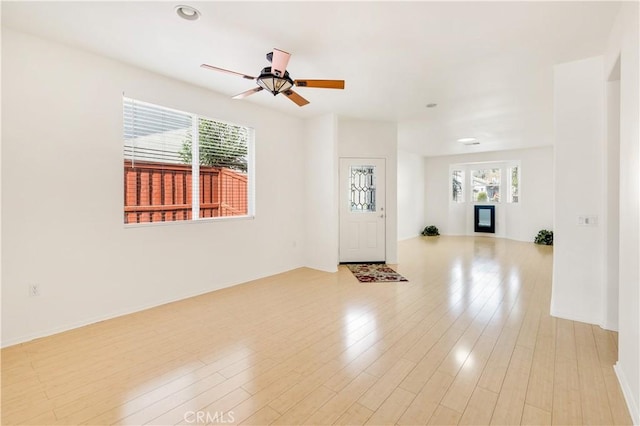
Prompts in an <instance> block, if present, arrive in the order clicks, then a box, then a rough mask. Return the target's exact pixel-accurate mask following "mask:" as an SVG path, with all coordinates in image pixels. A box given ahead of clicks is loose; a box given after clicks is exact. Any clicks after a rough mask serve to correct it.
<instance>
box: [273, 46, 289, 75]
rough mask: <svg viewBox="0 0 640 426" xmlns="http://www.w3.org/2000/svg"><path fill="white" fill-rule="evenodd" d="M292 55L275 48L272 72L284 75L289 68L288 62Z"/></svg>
mask: <svg viewBox="0 0 640 426" xmlns="http://www.w3.org/2000/svg"><path fill="white" fill-rule="evenodd" d="M290 57H291V54H289V53H287V52H284V51H282V50H278V49H273V57H272V59H271V72H272V73H273V74H274V75H276V76H278V77H282V76H283V75H284V72H285V71H286V70H287V64H288V63H289V58H290Z"/></svg>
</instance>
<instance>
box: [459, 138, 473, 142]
mask: <svg viewBox="0 0 640 426" xmlns="http://www.w3.org/2000/svg"><path fill="white" fill-rule="evenodd" d="M475 141H476V138H461V139H458V142H462V143H467V142H475Z"/></svg>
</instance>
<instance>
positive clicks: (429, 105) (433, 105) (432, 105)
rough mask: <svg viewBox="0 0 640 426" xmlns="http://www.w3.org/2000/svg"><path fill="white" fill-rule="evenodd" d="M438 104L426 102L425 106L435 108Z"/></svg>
mask: <svg viewBox="0 0 640 426" xmlns="http://www.w3.org/2000/svg"><path fill="white" fill-rule="evenodd" d="M437 106H438V104H427V108H435V107H437Z"/></svg>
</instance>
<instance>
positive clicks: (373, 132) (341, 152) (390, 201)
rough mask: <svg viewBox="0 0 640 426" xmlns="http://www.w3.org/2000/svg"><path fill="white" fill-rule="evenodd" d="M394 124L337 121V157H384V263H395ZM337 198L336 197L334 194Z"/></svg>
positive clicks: (395, 141) (395, 166)
mask: <svg viewBox="0 0 640 426" xmlns="http://www.w3.org/2000/svg"><path fill="white" fill-rule="evenodd" d="M397 139H398V130H397V126H396V123H389V122H383V121H366V120H355V119H349V118H342V117H341V118H340V119H339V120H338V157H362V158H384V159H385V160H386V177H387V179H386V188H387V193H386V200H387V205H386V209H387V214H386V218H387V222H386V261H387V263H397V261H398V222H397V221H398V217H397V210H398V209H397V191H398V183H397V176H398V175H397V166H398V140H397ZM336 195H337V194H336Z"/></svg>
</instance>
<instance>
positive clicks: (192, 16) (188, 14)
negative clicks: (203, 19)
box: [175, 4, 200, 21]
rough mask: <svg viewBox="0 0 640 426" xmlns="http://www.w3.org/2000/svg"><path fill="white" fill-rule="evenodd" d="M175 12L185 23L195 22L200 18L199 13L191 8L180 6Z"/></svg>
mask: <svg viewBox="0 0 640 426" xmlns="http://www.w3.org/2000/svg"><path fill="white" fill-rule="evenodd" d="M175 11H176V13H177V14H178V16H179V17H181V18H182V19H186V20H187V21H195V20H197V19H199V18H200V11H198V9H196V8H194V7H191V6H186V5H182V4H181V5H178V6H176V7H175Z"/></svg>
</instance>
